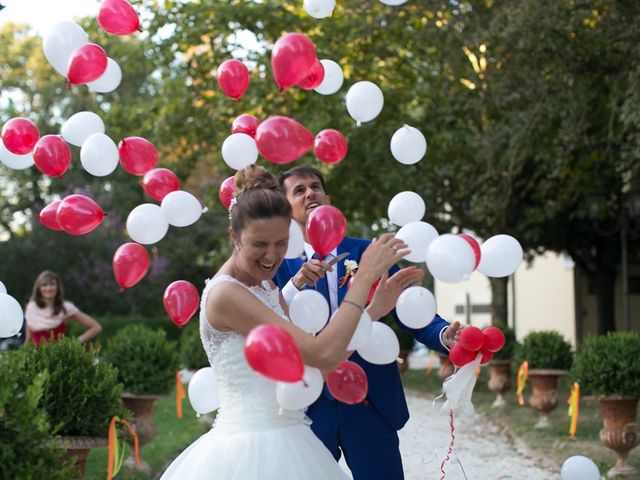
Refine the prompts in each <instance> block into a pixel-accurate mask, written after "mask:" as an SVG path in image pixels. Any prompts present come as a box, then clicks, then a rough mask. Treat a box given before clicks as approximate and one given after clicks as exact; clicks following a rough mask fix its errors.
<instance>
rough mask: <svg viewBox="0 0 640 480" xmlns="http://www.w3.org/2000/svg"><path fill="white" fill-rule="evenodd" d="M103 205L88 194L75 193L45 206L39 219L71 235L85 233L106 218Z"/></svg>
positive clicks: (46, 224)
mask: <svg viewBox="0 0 640 480" xmlns="http://www.w3.org/2000/svg"><path fill="white" fill-rule="evenodd" d="M104 217H105V213H104V211H103V210H102V207H100V205H98V204H97V203H96V202H95V201H94V200H93V199H91V198H89V197H87V196H86V195H81V194H77V193H76V194H73V195H69V196H67V197H65V198H63V199H62V200H56V201H54V202H51V203H50V204H48V205H47V206H45V207H44V208H43V209H42V210H40V213H39V214H38V219H39V220H40V223H42V224H43V225H44V226H45V227H47V228H49V229H51V230H61V231H64V232H65V233H69V234H71V235H85V234H87V233H89V232H91V231H93V230H95V229H96V228H97V227H98V226H99V225H100V224H101V223H102V221H103V220H104Z"/></svg>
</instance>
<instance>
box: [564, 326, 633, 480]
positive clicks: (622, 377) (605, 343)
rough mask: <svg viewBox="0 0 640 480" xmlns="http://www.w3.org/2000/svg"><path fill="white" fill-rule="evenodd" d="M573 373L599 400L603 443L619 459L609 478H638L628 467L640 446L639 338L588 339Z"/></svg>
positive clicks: (620, 334)
mask: <svg viewBox="0 0 640 480" xmlns="http://www.w3.org/2000/svg"><path fill="white" fill-rule="evenodd" d="M572 373H573V375H574V376H575V378H576V381H577V382H578V383H579V385H580V390H581V391H582V392H584V393H589V394H593V395H597V396H598V400H599V402H600V407H601V409H602V417H603V420H604V428H603V429H602V430H600V440H601V441H602V443H604V444H605V445H606V446H607V447H608V448H610V449H612V450H614V451H615V452H616V455H617V459H616V464H615V466H614V467H613V468H612V469H611V470H609V473H608V475H609V477H614V476H619V475H629V476H631V475H637V474H638V471H637V469H636V468H634V467H632V466H631V465H629V464H628V463H627V457H628V456H629V452H630V451H631V449H633V448H634V447H635V446H636V445H638V443H639V442H640V435H639V434H638V426H637V424H636V419H637V408H638V398H639V397H640V335H638V333H636V332H615V333H613V332H610V333H608V334H607V335H606V336H604V335H600V336H591V337H587V338H586V339H585V341H584V342H583V344H582V346H581V347H580V349H579V350H578V351H577V353H576V360H575V364H574V366H573V369H572Z"/></svg>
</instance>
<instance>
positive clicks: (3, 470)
mask: <svg viewBox="0 0 640 480" xmlns="http://www.w3.org/2000/svg"><path fill="white" fill-rule="evenodd" d="M3 366H4V365H3ZM3 371H4V370H3ZM47 379H48V375H47V372H41V373H39V374H38V375H36V376H35V377H34V378H33V379H32V382H31V384H30V385H28V386H27V387H26V389H23V388H22V387H21V386H20V385H18V384H17V383H16V382H14V381H13V378H10V376H9V375H2V376H0V439H2V441H0V478H20V479H23V480H40V479H43V478H46V479H48V480H67V479H69V478H75V477H76V476H77V472H75V469H74V468H73V463H74V462H73V460H72V459H66V458H65V457H64V450H63V449H61V448H55V447H52V446H51V445H52V442H53V434H52V429H51V425H50V424H49V422H48V420H47V416H46V414H45V412H44V411H43V410H41V409H39V408H38V403H39V402H40V399H41V398H42V393H43V391H44V389H45V384H46V382H47Z"/></svg>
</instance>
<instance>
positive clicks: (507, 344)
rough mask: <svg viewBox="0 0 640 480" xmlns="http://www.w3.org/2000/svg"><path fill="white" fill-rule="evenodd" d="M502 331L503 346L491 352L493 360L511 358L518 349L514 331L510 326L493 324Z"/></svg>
mask: <svg viewBox="0 0 640 480" xmlns="http://www.w3.org/2000/svg"><path fill="white" fill-rule="evenodd" d="M494 326H495V327H497V328H499V329H500V330H501V331H502V333H504V347H502V348H501V349H500V350H498V351H497V352H496V353H494V354H493V360H511V359H512V358H513V357H514V356H515V354H516V351H517V349H518V346H519V344H518V342H517V341H516V332H514V331H513V329H512V328H509V327H506V326H504V325H494Z"/></svg>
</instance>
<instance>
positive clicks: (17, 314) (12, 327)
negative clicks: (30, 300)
mask: <svg viewBox="0 0 640 480" xmlns="http://www.w3.org/2000/svg"><path fill="white" fill-rule="evenodd" d="M23 318H24V314H23V312H22V307H21V306H20V304H19V303H18V301H17V300H16V299H15V298H13V297H12V296H11V295H8V294H7V289H6V287H5V286H4V283H2V282H0V338H8V337H13V336H15V335H17V334H18V333H20V330H21V329H22V322H23Z"/></svg>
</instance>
